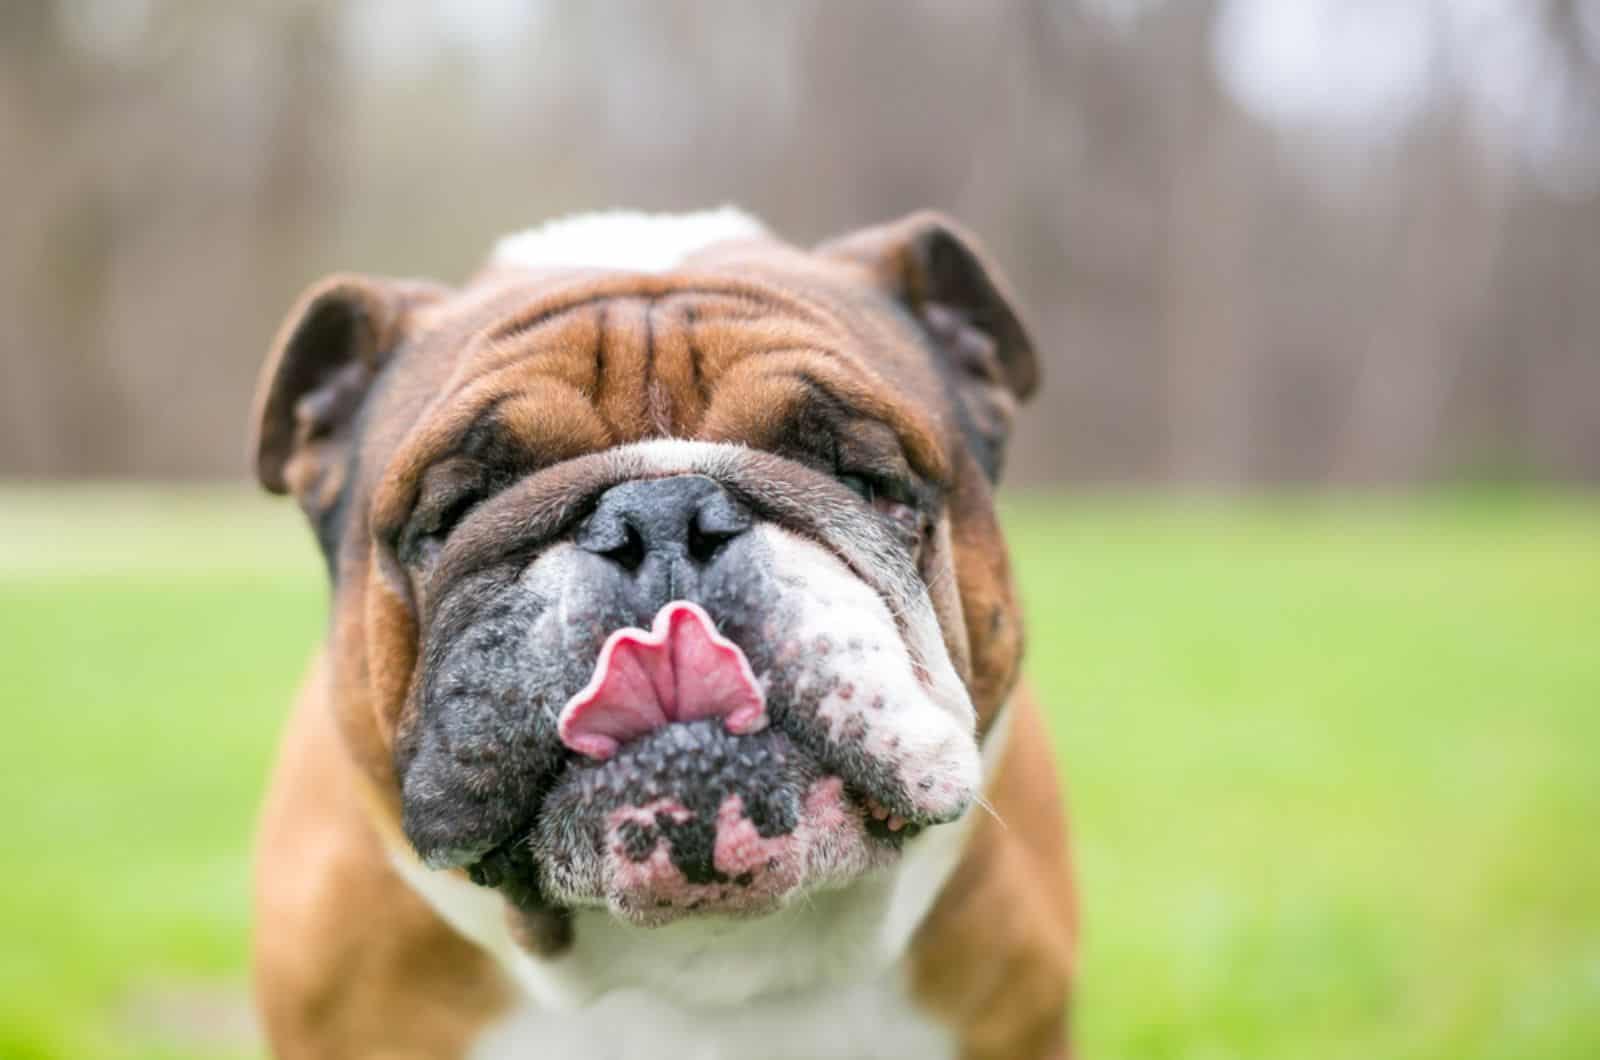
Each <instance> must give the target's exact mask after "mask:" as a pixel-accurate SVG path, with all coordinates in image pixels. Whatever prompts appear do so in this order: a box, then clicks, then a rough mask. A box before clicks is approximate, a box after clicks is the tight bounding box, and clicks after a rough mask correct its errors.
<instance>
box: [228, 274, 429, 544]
mask: <svg viewBox="0 0 1600 1060" xmlns="http://www.w3.org/2000/svg"><path fill="white" fill-rule="evenodd" d="M441 290H442V289H441V288H438V287H435V286H433V285H431V284H426V283H418V282H410V281H395V280H385V279H378V278H373V277H367V276H356V275H335V276H330V277H328V278H326V279H324V280H322V281H321V282H320V283H317V284H315V285H313V286H312V287H311V288H310V289H309V290H307V291H306V292H305V293H304V294H302V295H301V296H300V299H299V300H298V301H297V302H296V303H295V306H294V308H293V309H291V310H290V311H289V315H288V317H286V318H285V320H284V322H283V325H282V327H281V328H280V329H279V331H278V335H277V338H276V339H274V340H273V343H272V349H271V351H270V352H269V353H268V354H267V360H266V364H265V365H263V366H262V370H261V380H260V383H259V384H258V386H257V389H256V400H255V415H254V423H255V428H254V434H253V437H252V439H251V444H250V452H251V455H252V459H253V461H254V464H255V471H256V478H257V479H259V480H260V482H261V485H262V486H264V487H265V488H266V489H267V490H269V491H271V492H273V493H293V494H294V495H295V497H296V498H297V499H298V500H299V501H300V505H301V507H302V508H304V509H305V511H306V514H307V515H308V516H309V517H310V518H311V520H312V523H313V526H315V527H316V529H317V534H318V538H319V539H320V540H321V541H322V544H323V547H324V550H325V551H329V552H330V556H331V545H332V544H333V542H332V540H331V535H330V533H329V529H330V528H329V527H327V526H326V525H324V524H325V522H326V520H327V518H328V516H329V513H330V512H332V511H333V510H334V509H335V508H336V507H337V506H338V504H339V500H340V496H341V494H342V492H343V490H344V487H345V485H346V482H345V479H346V476H347V469H348V467H349V463H350V456H351V453H352V451H353V445H354V441H355V439H354V427H355V423H356V417H357V414H358V412H359V411H360V409H361V405H362V403H363V401H364V400H365V398H366V396H367V392H368V390H369V389H370V388H371V386H372V383H373V381H374V380H375V379H376V378H377V377H378V373H379V372H380V371H382V369H383V366H384V365H385V364H386V363H387V362H388V360H389V357H390V355H391V354H392V353H393V351H394V348H395V347H396V346H397V345H398V344H399V342H400V340H401V338H402V336H403V334H404V330H405V320H406V316H407V314H408V313H409V312H410V311H411V309H413V308H414V307H415V306H417V305H420V304H422V303H425V302H429V301H432V300H434V299H435V298H437V297H438V294H439V292H440V291H441Z"/></svg>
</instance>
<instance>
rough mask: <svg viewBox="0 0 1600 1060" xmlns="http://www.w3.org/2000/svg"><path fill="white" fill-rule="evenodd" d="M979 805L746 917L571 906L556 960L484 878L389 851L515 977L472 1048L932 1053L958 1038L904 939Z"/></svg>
mask: <svg viewBox="0 0 1600 1060" xmlns="http://www.w3.org/2000/svg"><path fill="white" fill-rule="evenodd" d="M1010 713H1011V712H1010V711H1009V710H1006V711H1002V714H1001V716H1000V718H999V719H997V723H996V724H995V726H994V729H993V731H991V733H990V734H989V738H988V739H987V740H986V741H985V746H984V748H983V772H984V777H985V780H987V779H988V778H989V777H990V776H992V775H993V771H994V769H995V767H996V766H997V765H998V762H999V759H1000V755H1001V753H1002V751H1003V749H1004V744H1005V738H1006V735H1007V730H1008V729H1009V725H1008V722H1009V721H1010ZM982 812H984V811H983V810H981V809H979V810H976V811H973V812H969V813H968V814H967V816H966V817H964V818H963V819H962V820H960V821H957V822H955V823H953V824H948V825H944V826H942V827H939V828H934V829H930V830H929V831H928V832H926V833H924V834H923V835H921V836H919V837H917V838H916V839H915V840H912V841H911V842H909V843H908V844H907V847H906V852H905V855H904V856H903V857H902V858H901V860H900V862H899V863H898V864H897V865H896V866H894V867H893V868H892V869H888V870H885V871H883V872H880V873H877V874H876V875H874V876H872V877H871V878H869V879H866V880H863V881H861V882H858V883H856V884H855V885H853V886H851V887H849V888H847V889H845V890H841V891H833V892H823V893H819V894H814V895H811V896H809V897H807V898H805V899H803V900H801V901H799V902H796V903H795V904H793V905H791V906H789V907H788V908H786V909H784V910H782V911H780V912H778V913H775V914H772V915H771V916H766V917H762V918H759V919H755V920H748V921H729V920H682V921H677V922H674V923H671V924H668V925H666V926H664V927H658V928H639V927H634V926H632V925H629V924H625V923H623V922H621V921H618V920H616V919H614V918H613V917H611V916H610V915H609V914H608V913H605V912H603V911H598V910H596V911H587V912H580V913H579V914H577V918H576V922H575V925H574V929H575V930H574V936H575V941H574V945H573V946H572V948H571V949H570V950H568V951H566V952H565V953H563V954H561V955H560V956H559V957H556V958H555V959H553V960H541V959H538V958H535V957H532V956H530V955H528V954H527V953H526V952H525V951H524V950H522V949H521V948H520V947H518V946H517V945H516V943H515V942H514V941H513V940H512V938H511V935H510V932H509V930H508V927H507V921H506V915H505V908H504V906H503V904H502V903H501V899H500V898H499V897H498V896H497V895H496V894H495V893H494V892H492V891H489V890H486V889H484V888H480V887H476V886H474V885H473V884H471V883H469V882H467V881H466V880H465V879H464V878H462V877H461V876H459V875H455V874H451V873H445V872H433V871H430V870H428V869H426V868H424V867H423V866H422V865H421V863H420V862H418V861H417V860H416V858H415V857H414V856H412V855H411V853H410V851H409V850H395V851H393V852H392V853H393V861H394V864H395V867H396V868H397V869H398V871H399V872H400V874H401V875H402V876H404V877H405V878H406V880H407V881H408V882H410V884H411V885H412V886H413V887H415V888H416V890H417V891H418V892H419V893H420V894H422V896H423V897H424V898H426V899H427V900H428V901H429V903H430V904H432V905H433V907H434V908H435V909H436V910H437V911H438V912H439V914H440V916H442V917H443V918H444V919H445V920H446V921H447V922H449V923H450V924H451V925H452V926H453V927H454V928H455V929H456V930H457V931H459V932H461V934H462V935H464V936H466V937H467V938H470V939H472V940H473V941H475V942H477V943H478V944H479V945H480V946H482V947H483V948H484V949H485V950H487V951H488V952H489V953H491V954H492V955H494V956H495V957H496V958H497V959H498V960H499V962H500V964H501V966H502V967H503V968H504V969H505V971H506V973H507V975H508V976H509V977H510V978H511V979H512V980H513V981H514V982H515V983H516V984H517V985H518V986H519V987H520V988H521V992H522V994H523V996H524V999H525V1000H524V1001H523V1003H522V1004H521V1005H519V1006H518V1007H517V1008H516V1009H514V1010H513V1011H512V1012H511V1013H510V1014H509V1015H508V1016H507V1017H506V1019H505V1020H504V1021H503V1022H502V1023H500V1024H499V1025H496V1026H493V1027H491V1028H489V1029H488V1030H487V1031H486V1032H485V1034H484V1037H483V1038H482V1040H481V1041H480V1042H479V1043H478V1044H477V1046H476V1047H475V1049H474V1050H473V1052H472V1054H471V1055H472V1057H473V1060H513V1058H522V1057H527V1058H529V1060H534V1058H544V1057H551V1056H560V1057H573V1058H578V1057H583V1058H585V1060H591V1058H592V1060H601V1058H612V1057H615V1058H624V1057H635V1056H649V1057H653V1058H657V1060H690V1058H693V1060H720V1058H722V1057H729V1058H735V1057H737V1058H747V1057H770V1058H773V1060H783V1058H794V1060H802V1058H803V1060H826V1058H852V1060H870V1058H876V1057H906V1056H914V1057H919V1058H920V1057H926V1058H929V1060H936V1058H938V1057H944V1056H953V1055H954V1054H955V1042H954V1040H953V1038H952V1037H951V1035H950V1034H949V1033H948V1032H947V1031H946V1030H945V1029H944V1028H942V1027H941V1026H940V1025H939V1023H938V1021H937V1019H936V1018H935V1016H934V1014H931V1013H926V1012H923V1011H921V1010H919V1009H918V1008H917V1007H916V1006H915V1005H914V1003H913V1001H912V999H911V997H910V995H909V993H908V991H907V989H906V968H905V954H906V949H907V947H908V945H909V944H910V941H911V936H912V934H913V932H915V930H916V928H917V925H918V924H920V923H921V922H922V920H923V918H924V917H926V916H927V914H928V910H929V909H930V908H931V907H932V905H933V901H934V899H935V898H937V897H938V894H939V891H940V890H941V889H942V888H943V886H944V883H945V880H946V879H948V878H949V875H950V872H951V871H952V870H953V869H954V868H955V866H956V864H957V862H958V861H959V860H960V858H961V853H962V850H963V848H964V847H965V845H966V837H967V835H968V833H969V832H970V830H971V828H972V825H973V821H974V813H982Z"/></svg>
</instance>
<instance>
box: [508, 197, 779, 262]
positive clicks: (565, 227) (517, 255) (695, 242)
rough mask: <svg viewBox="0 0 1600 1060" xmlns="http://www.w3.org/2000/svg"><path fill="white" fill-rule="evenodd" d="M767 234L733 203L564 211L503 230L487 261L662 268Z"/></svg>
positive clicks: (752, 218)
mask: <svg viewBox="0 0 1600 1060" xmlns="http://www.w3.org/2000/svg"><path fill="white" fill-rule="evenodd" d="M766 234H767V230H766V228H765V227H764V226H763V225H762V224H761V222H760V221H758V220H756V219H755V218H754V217H752V216H750V215H749V214H747V213H745V212H744V211H743V210H740V209H737V208H736V207H733V206H723V207H720V208H718V209H715V210H701V211H699V212H696V213H657V214H651V213H640V212H638V211H634V210H614V211H608V212H604V213H588V214H577V215H575V216H572V217H563V218H560V219H559V220H555V221H549V222H546V223H545V224H542V225H539V226H538V227H535V228H530V229H528V230H527V231H524V232H517V233H515V234H514V235H509V236H506V237H505V238H504V239H502V240H500V242H499V243H497V244H495V248H494V255H493V257H492V258H491V261H492V262H493V263H494V264H495V265H502V266H508V267H512V268H523V269H547V268H582V269H617V270H622V271H626V272H666V271H667V270H669V269H672V268H674V267H676V266H677V265H679V264H680V263H682V261H683V259H684V258H686V257H688V256H689V255H690V254H692V253H694V252H695V251H697V250H703V249H704V248H706V247H709V246H711V245H713V244H716V243H725V242H728V241H730V240H735V239H759V238H761V237H762V236H765V235H766Z"/></svg>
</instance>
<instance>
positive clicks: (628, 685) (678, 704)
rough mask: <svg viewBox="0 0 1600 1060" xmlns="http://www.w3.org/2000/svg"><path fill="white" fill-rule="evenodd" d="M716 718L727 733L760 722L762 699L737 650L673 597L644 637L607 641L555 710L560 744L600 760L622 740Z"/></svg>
mask: <svg viewBox="0 0 1600 1060" xmlns="http://www.w3.org/2000/svg"><path fill="white" fill-rule="evenodd" d="M700 718H721V719H722V723H723V724H724V725H726V726H727V728H728V731H729V732H732V733H746V732H755V731H757V730H758V729H761V728H763V727H764V726H765V725H766V723H767V707H766V698H765V697H764V696H763V695H762V693H761V688H760V686H759V685H757V684H756V678H755V674H754V673H752V672H751V670H750V662H749V660H748V659H746V658H745V657H744V652H742V651H740V650H739V646H738V645H737V644H734V643H733V642H732V641H731V640H728V639H727V638H726V637H724V636H722V635H721V634H719V633H718V632H717V630H716V627H715V626H714V625H712V623H711V616H710V615H708V614H706V613H705V610H704V609H703V608H701V607H700V606H699V605H698V604H692V603H690V602H688V601H687V600H675V601H673V602H672V603H670V604H668V605H667V606H665V607H663V608H662V609H661V610H660V611H658V612H657V613H656V617H655V621H654V622H653V623H651V628H650V630H649V631H648V632H646V631H645V630H642V629H633V628H631V627H630V628H627V629H619V630H616V631H615V632H613V633H612V634H611V636H609V637H607V638H606V642H605V645H604V646H603V647H601V649H600V658H599V660H598V661H597V662H596V663H595V665H594V676H592V677H590V678H589V683H588V684H587V685H584V686H583V689H582V690H581V691H580V692H578V694H577V695H575V696H573V697H572V698H571V699H570V700H568V701H567V705H566V706H565V707H563V708H562V709H561V716H560V718H559V719H558V721H557V729H558V731H559V732H560V734H561V742H562V743H564V744H566V745H567V746H568V747H570V748H572V749H573V750H574V751H577V752H578V753H580V754H585V755H588V756H589V757H590V758H594V759H599V760H602V761H603V760H605V759H607V758H610V757H611V756H612V755H614V754H616V752H617V748H618V747H620V746H621V745H622V744H624V743H627V742H628V741H629V740H632V739H636V738H638V737H640V736H643V735H645V734H646V733H651V732H654V731H655V730H657V729H659V728H661V727H663V726H665V725H668V724H670V723H672V722H675V721H696V720H698V719H700Z"/></svg>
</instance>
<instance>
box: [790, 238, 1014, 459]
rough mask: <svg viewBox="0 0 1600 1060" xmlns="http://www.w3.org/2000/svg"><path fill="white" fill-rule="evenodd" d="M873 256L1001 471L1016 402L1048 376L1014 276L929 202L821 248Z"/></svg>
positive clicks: (976, 448) (877, 274)
mask: <svg viewBox="0 0 1600 1060" xmlns="http://www.w3.org/2000/svg"><path fill="white" fill-rule="evenodd" d="M817 250H818V252H819V253H822V254H825V255H830V256H833V257H836V258H842V259H845V260H847V261H853V262H855V263H857V264H859V265H863V266H865V267H866V268H867V269H868V270H869V271H870V272H871V274H872V275H873V277H874V280H875V281H876V283H877V284H878V285H879V286H880V287H881V288H883V289H884V290H886V291H887V292H888V293H889V294H890V295H891V296H892V297H894V298H895V299H896V300H897V301H899V302H900V304H901V305H902V306H904V307H905V309H906V311H907V312H908V313H910V314H911V316H912V318H913V319H914V320H915V321H916V322H917V324H918V325H919V326H920V327H921V329H922V331H923V333H924V334H925V336H926V338H927V342H928V345H929V347H930V348H931V349H932V350H933V352H934V355H935V357H936V359H937V362H938V366H939V370H940V372H941V373H942V375H943V376H944V378H945V380H946V383H947V385H948V386H949V388H950V392H951V397H952V400H953V403H954V405H955V409H956V413H957V415H958V416H960V418H961V427H962V430H963V431H964V432H965V434H966V436H967V440H968V442H969V444H970V445H971V448H972V450H973V454H974V456H976V457H977V460H978V463H979V464H980V465H981V466H982V467H983V469H984V471H985V472H986V473H987V474H988V476H989V478H990V480H991V481H993V480H996V479H998V478H999V477H1000V470H1001V466H1002V464H1003V463H1004V459H1005V445H1006V439H1007V437H1008V436H1009V435H1010V433H1011V422H1012V419H1013V417H1014V416H1015V413H1016V408H1017V404H1018V403H1019V402H1020V401H1023V400H1025V399H1026V398H1028V397H1029V396H1030V395H1031V394H1032V393H1033V392H1034V390H1035V389H1036V388H1037V387H1038V384H1039V365H1038V360H1037V359H1036V357H1035V355H1034V347H1033V340H1032V339H1030V338H1029V337H1028V330H1027V328H1026V326H1025V325H1024V324H1023V322H1022V319H1021V316H1020V314H1019V312H1018V309H1017V302H1016V299H1015V298H1013V297H1012V295H1011V290H1010V286H1009V285H1008V284H1007V283H1006V281H1005V279H1004V278H1003V277H1002V276H1001V274H1000V272H999V270H997V269H996V268H995V267H994V266H993V265H992V264H990V262H989V258H988V255H987V254H986V253H985V252H984V251H983V250H982V249H981V248H980V247H979V245H978V242H977V240H976V239H974V238H973V237H972V236H971V235H970V234H968V233H967V232H966V230H964V229H963V228H961V227H960V226H959V225H957V224H956V223H955V222H953V221H951V220H950V219H949V218H946V217H944V216H943V215H941V214H938V213H933V212H920V213H914V214H911V215H910V216H908V217H905V218H902V219H901V220H899V221H894V222H891V223H890V224H886V225H880V226H878V227H875V228H867V229H863V230H862V231H859V232H853V233H851V234H849V235H846V236H842V237H840V238H838V239H833V240H830V241H828V242H826V243H824V244H822V245H821V246H820V247H818V248H817Z"/></svg>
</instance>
